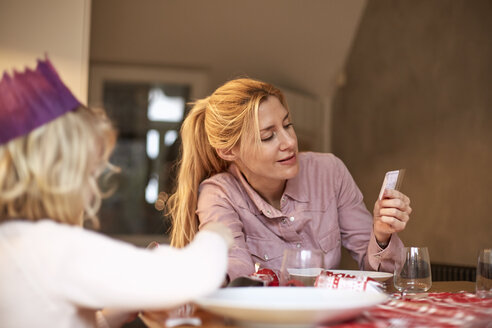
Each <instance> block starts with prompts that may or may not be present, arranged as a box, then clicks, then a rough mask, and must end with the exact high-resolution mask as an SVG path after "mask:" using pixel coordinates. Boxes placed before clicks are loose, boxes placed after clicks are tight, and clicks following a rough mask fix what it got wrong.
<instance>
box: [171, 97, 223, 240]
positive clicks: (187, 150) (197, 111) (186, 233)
mask: <svg viewBox="0 0 492 328" xmlns="http://www.w3.org/2000/svg"><path fill="white" fill-rule="evenodd" d="M207 105H208V98H206V99H202V100H199V101H197V102H196V103H195V105H194V106H193V108H192V109H191V111H190V113H189V114H188V116H187V117H186V119H185V120H184V122H183V125H182V127H181V138H182V146H181V153H182V157H181V161H180V163H179V171H178V176H177V187H176V191H175V193H174V194H173V195H172V196H171V197H169V200H168V211H169V214H170V216H171V217H172V220H173V224H172V230H171V245H172V246H174V247H184V246H186V245H187V244H188V243H190V242H191V241H192V240H193V238H194V236H195V234H196V232H197V231H198V218H197V216H196V214H195V211H196V208H197V203H198V186H199V185H200V183H201V182H202V181H203V180H204V179H206V178H208V177H210V176H212V175H214V174H216V173H219V172H222V171H224V170H225V169H226V168H227V162H226V161H224V160H223V159H221V158H220V157H219V156H218V155H217V153H216V152H215V149H213V148H212V146H211V145H210V142H209V140H208V137H207V133H206V131H205V110H206V108H207Z"/></svg>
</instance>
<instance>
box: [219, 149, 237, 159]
mask: <svg viewBox="0 0 492 328" xmlns="http://www.w3.org/2000/svg"><path fill="white" fill-rule="evenodd" d="M216 151H217V154H218V155H219V157H220V158H222V159H223V160H226V161H228V162H234V161H235V160H236V159H237V155H236V151H235V150H234V149H216Z"/></svg>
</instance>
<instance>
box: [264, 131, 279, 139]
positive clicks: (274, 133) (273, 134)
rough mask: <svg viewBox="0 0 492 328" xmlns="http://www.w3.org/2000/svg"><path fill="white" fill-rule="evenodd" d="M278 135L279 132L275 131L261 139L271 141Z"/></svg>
mask: <svg viewBox="0 0 492 328" xmlns="http://www.w3.org/2000/svg"><path fill="white" fill-rule="evenodd" d="M276 135H277V132H275V131H273V132H272V134H271V135H269V136H268V137H264V138H261V141H270V140H272V139H273V138H274V137H275V136H276Z"/></svg>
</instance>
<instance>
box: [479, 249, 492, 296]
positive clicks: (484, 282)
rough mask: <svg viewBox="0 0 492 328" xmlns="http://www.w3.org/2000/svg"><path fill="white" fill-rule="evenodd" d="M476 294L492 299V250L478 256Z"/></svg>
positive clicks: (484, 250) (485, 250) (482, 252)
mask: <svg viewBox="0 0 492 328" xmlns="http://www.w3.org/2000/svg"><path fill="white" fill-rule="evenodd" d="M476 292H477V296H478V297H480V298H492V248H485V249H482V250H481V251H480V253H479V255H478V264H477V282H476Z"/></svg>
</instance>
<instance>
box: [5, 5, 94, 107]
mask: <svg viewBox="0 0 492 328" xmlns="http://www.w3.org/2000/svg"><path fill="white" fill-rule="evenodd" d="M90 4H91V1H90V0H75V1H65V0H43V1H38V0H1V1H0V72H2V71H4V70H9V71H11V70H12V69H13V68H15V69H17V70H24V67H25V66H26V65H27V66H29V67H31V68H34V67H35V66H36V59H41V58H44V55H45V54H48V55H49V58H50V60H51V61H52V63H53V64H54V65H55V66H56V68H57V70H58V72H59V74H60V76H61V77H62V79H63V81H64V82H65V83H66V84H67V85H68V86H69V87H70V89H71V90H72V92H73V93H74V94H75V96H76V97H77V98H78V99H79V100H80V101H82V102H84V103H85V102H87V84H88V76H89V30H90Z"/></svg>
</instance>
